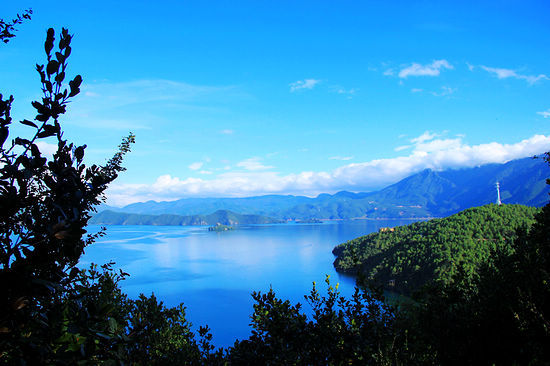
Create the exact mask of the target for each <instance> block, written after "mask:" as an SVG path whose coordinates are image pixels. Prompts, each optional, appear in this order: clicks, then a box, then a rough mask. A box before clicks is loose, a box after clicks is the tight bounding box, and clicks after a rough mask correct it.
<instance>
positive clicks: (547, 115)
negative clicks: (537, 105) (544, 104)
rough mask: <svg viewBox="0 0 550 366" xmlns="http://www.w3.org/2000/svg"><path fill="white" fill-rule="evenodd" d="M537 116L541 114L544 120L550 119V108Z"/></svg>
mask: <svg viewBox="0 0 550 366" xmlns="http://www.w3.org/2000/svg"><path fill="white" fill-rule="evenodd" d="M537 114H540V115H541V116H543V117H544V118H550V108H549V109H547V110H546V111H543V112H537Z"/></svg>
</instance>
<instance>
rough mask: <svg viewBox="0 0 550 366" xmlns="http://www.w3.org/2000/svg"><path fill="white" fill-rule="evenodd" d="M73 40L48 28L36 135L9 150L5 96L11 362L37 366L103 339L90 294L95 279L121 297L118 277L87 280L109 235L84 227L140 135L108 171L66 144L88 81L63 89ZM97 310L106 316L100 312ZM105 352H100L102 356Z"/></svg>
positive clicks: (0, 135)
mask: <svg viewBox="0 0 550 366" xmlns="http://www.w3.org/2000/svg"><path fill="white" fill-rule="evenodd" d="M26 15H28V14H26ZM26 15H24V16H23V18H27V16H26ZM3 24H4V23H3ZM6 29H7V31H9V32H11V30H12V28H9V27H8V28H6ZM10 34H11V33H10ZM11 36H13V35H12V34H11ZM3 37H4V36H3ZM6 37H10V36H6ZM71 40H72V35H70V34H69V32H68V30H67V29H62V31H61V33H60V34H59V42H58V43H57V48H56V49H54V48H55V32H54V30H53V29H51V28H50V29H48V31H47V36H46V41H45V43H44V50H45V53H46V58H47V63H46V64H45V65H36V70H37V71H38V74H39V75H40V81H41V84H42V93H43V97H42V99H41V100H40V101H34V102H32V105H33V107H34V108H35V109H36V111H37V115H36V116H35V118H34V122H33V121H30V120H27V119H25V120H22V121H20V123H21V124H22V125H24V126H26V127H28V128H30V129H31V130H32V132H31V133H30V136H29V137H27V138H25V137H19V136H18V137H15V138H13V139H12V140H11V143H7V141H8V136H9V131H10V125H11V123H12V117H11V107H12V103H13V101H14V98H13V96H10V97H9V98H6V99H4V97H3V96H2V95H0V266H1V267H0V290H1V293H2V297H1V299H0V314H1V315H0V342H1V349H0V350H1V351H0V355H1V358H0V360H2V361H5V360H10V359H11V360H13V359H17V358H19V357H23V355H24V357H25V358H26V359H28V360H33V362H35V363H43V362H44V361H45V360H47V359H49V357H51V355H53V354H58V353H59V352H64V351H75V350H76V348H79V350H80V351H81V352H84V351H83V350H84V349H88V348H90V347H88V345H87V342H88V340H89V339H90V337H88V335H89V334H88V333H89V332H95V333H94V334H96V333H97V332H98V331H99V330H100V329H103V328H105V324H103V322H104V321H106V319H104V318H103V317H101V316H100V318H101V319H100V320H98V319H99V318H98V319H96V320H97V321H98V322H94V327H95V328H94V330H92V327H91V325H89V324H88V323H89V322H90V321H91V320H90V319H92V318H93V316H94V315H98V314H95V313H94V312H93V311H90V308H89V307H88V306H84V305H83V304H86V303H88V304H95V305H97V306H99V305H101V301H100V300H101V299H97V300H98V302H99V303H95V302H94V301H95V300H94V301H93V300H90V299H89V298H88V295H89V294H88V293H87V292H86V291H91V292H92V293H93V292H94V291H95V292H97V291H99V290H97V289H96V287H97V286H98V283H97V282H96V280H97V281H99V284H100V286H101V287H102V289H101V292H103V291H106V292H108V291H115V288H112V287H113V286H114V285H113V284H116V283H117V280H116V279H115V278H110V276H111V275H108V274H104V275H103V277H101V276H99V275H98V274H97V273H96V272H90V273H88V274H87V275H86V276H84V278H83V277H82V276H83V275H82V272H80V271H79V270H78V269H76V268H75V265H76V264H77V262H78V259H79V258H80V256H81V254H82V252H83V250H84V248H85V247H86V245H89V244H90V243H92V242H93V241H94V239H95V238H97V237H98V236H100V235H102V232H99V233H94V234H89V235H86V230H85V227H86V225H87V223H88V220H89V219H90V217H91V213H92V212H93V211H94V207H95V206H96V205H98V204H99V203H100V202H101V200H102V197H103V192H104V191H105V189H106V188H107V186H108V184H109V183H110V182H112V181H113V180H114V179H116V177H117V176H118V173H119V172H121V171H123V170H124V168H123V167H122V166H121V163H122V157H123V156H124V154H126V153H127V152H128V151H129V149H130V145H131V144H132V143H133V142H134V136H133V135H131V134H130V136H128V137H127V138H125V139H124V140H123V141H122V143H121V145H120V146H119V151H118V152H117V153H116V154H115V155H114V156H113V158H111V159H110V160H109V161H108V162H107V163H106V164H105V165H104V166H98V165H92V166H89V167H88V166H86V165H85V164H84V152H85V148H86V145H83V146H75V145H74V144H72V143H69V142H68V141H67V140H66V139H64V138H63V133H62V130H61V125H60V121H59V119H60V117H61V115H63V114H64V113H65V111H66V107H67V105H68V104H69V102H70V100H71V99H72V98H73V97H75V96H76V95H77V94H78V93H79V91H80V85H81V83H82V77H81V76H80V75H77V76H76V77H74V78H73V79H72V80H70V81H69V82H68V88H66V87H65V85H64V81H65V78H66V71H67V65H68V62H67V60H68V58H69V56H70V54H71V46H70V44H71ZM48 138H49V139H52V138H53V139H54V140H55V142H56V144H57V151H56V152H55V153H54V154H53V157H52V158H51V159H48V158H47V157H44V156H43V155H42V153H41V152H40V149H39V147H38V142H39V141H41V140H45V139H48ZM98 276H99V277H98ZM88 277H89V278H88ZM90 281H91V282H90ZM108 284H111V285H108ZM109 286H111V287H109ZM114 287H116V286H114ZM116 291H118V290H116ZM116 291H115V292H116ZM117 296H118V295H117ZM117 296H115V298H114V300H116V298H117ZM111 300H113V299H111ZM111 300H110V301H111ZM83 306H84V307H83ZM82 307H83V308H82ZM83 309H84V310H83ZM94 310H97V311H100V313H99V314H100V315H101V314H103V313H101V311H103V310H101V307H100V308H99V310H98V309H94ZM79 314H80V315H79ZM81 314H85V315H86V319H83V317H82V316H81ZM98 316H99V315H98ZM90 317H92V318H90ZM72 318H74V319H72ZM71 319H72V320H74V321H75V322H77V323H78V324H75V323H73V322H72V321H71ZM88 325H89V326H88ZM82 329H87V331H86V332H88V333H86V334H88V335H84V336H83V335H82V334H83V333H82ZM97 334H99V333H97ZM99 338H101V337H99ZM99 338H97V337H94V342H95V341H97V342H99V343H95V344H96V345H97V344H102V343H101V342H102V340H101V339H99ZM74 342H77V343H74ZM77 345H78V347H77ZM100 348H102V347H99V346H95V349H96V350H97V349H100ZM56 357H57V356H56Z"/></svg>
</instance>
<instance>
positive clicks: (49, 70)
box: [46, 60, 59, 75]
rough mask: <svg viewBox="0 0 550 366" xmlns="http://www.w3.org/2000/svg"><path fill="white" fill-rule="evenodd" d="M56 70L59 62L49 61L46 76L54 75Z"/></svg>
mask: <svg viewBox="0 0 550 366" xmlns="http://www.w3.org/2000/svg"><path fill="white" fill-rule="evenodd" d="M57 70H59V62H57V61H56V60H51V61H50V62H48V66H46V72H47V73H48V75H53V74H55V73H56V72H57Z"/></svg>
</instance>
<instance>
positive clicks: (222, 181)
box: [107, 132, 550, 206]
mask: <svg viewBox="0 0 550 366" xmlns="http://www.w3.org/2000/svg"><path fill="white" fill-rule="evenodd" d="M436 137H437V135H436V134H434V133H430V132H425V133H424V134H422V135H421V136H419V137H416V138H413V139H411V140H410V143H411V144H410V145H407V146H404V147H402V149H401V151H405V150H408V149H410V151H409V153H408V155H404V156H399V157H395V158H391V159H377V160H371V161H368V162H363V163H353V164H348V165H344V166H341V167H339V168H337V169H334V170H332V171H330V172H322V171H321V172H313V171H304V172H301V173H296V174H288V175H282V174H279V173H277V172H274V171H262V169H266V168H267V167H265V166H263V165H262V164H261V163H260V162H259V160H258V159H257V158H256V159H254V158H253V159H248V160H245V161H244V162H241V163H240V164H241V165H240V166H241V167H242V168H244V169H246V170H247V171H242V172H226V173H222V174H219V175H217V176H215V177H213V178H212V179H209V180H206V179H202V178H196V177H190V178H185V179H181V178H179V177H173V176H171V175H169V174H166V175H162V176H160V177H158V178H157V180H156V181H155V182H154V183H153V184H114V185H113V186H112V187H111V188H110V189H109V191H108V193H107V196H108V203H109V204H113V205H118V206H122V205H126V204H129V203H133V202H140V201H146V200H157V201H162V200H175V199H179V198H183V197H244V196H254V195H263V194H301V195H307V196H315V195H317V194H319V193H323V192H328V193H331V192H337V191H339V190H351V191H369V190H375V189H380V188H382V187H384V186H386V185H389V184H392V183H395V182H397V181H399V180H401V179H403V178H405V177H407V176H409V175H411V174H414V173H417V172H419V171H421V170H424V169H427V168H429V169H434V170H443V169H449V168H466V167H475V166H479V165H483V164H488V163H504V162H507V161H510V160H513V159H519V158H524V157H529V156H533V155H536V154H540V153H542V152H545V151H548V150H550V136H544V135H534V136H532V137H530V138H528V139H525V140H522V141H519V142H517V143H514V144H501V143H498V142H491V143H486V144H480V145H473V146H472V145H467V144H465V143H464V142H463V141H462V137H456V138H436ZM269 168H272V167H269Z"/></svg>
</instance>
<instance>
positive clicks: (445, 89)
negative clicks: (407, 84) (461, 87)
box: [432, 86, 456, 97]
mask: <svg viewBox="0 0 550 366" xmlns="http://www.w3.org/2000/svg"><path fill="white" fill-rule="evenodd" d="M454 92H456V88H451V87H448V86H442V87H441V91H440V92H432V95H434V96H436V97H444V96H446V95H451V94H453V93H454Z"/></svg>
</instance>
